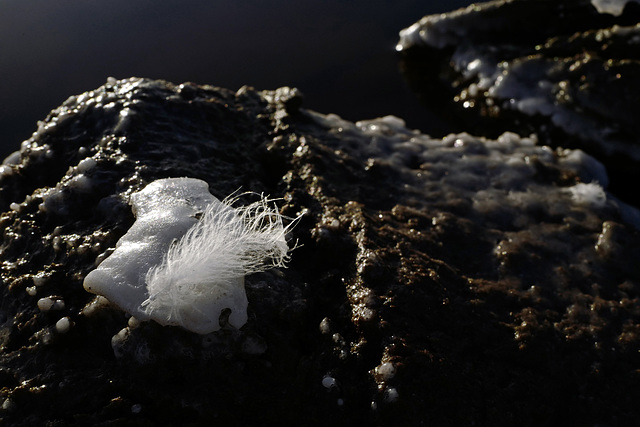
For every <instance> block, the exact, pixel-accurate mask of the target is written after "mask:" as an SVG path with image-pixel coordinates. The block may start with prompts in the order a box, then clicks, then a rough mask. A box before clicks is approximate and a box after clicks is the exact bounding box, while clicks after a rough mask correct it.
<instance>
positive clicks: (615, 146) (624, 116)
mask: <svg viewBox="0 0 640 427" xmlns="http://www.w3.org/2000/svg"><path fill="white" fill-rule="evenodd" d="M621 3H624V2H621ZM638 22H640V5H639V4H637V3H635V2H629V3H628V4H627V5H626V8H625V9H624V13H623V14H621V15H620V16H613V15H610V14H600V13H598V12H597V11H596V9H595V7H594V6H593V5H592V4H591V2H590V1H589V0H569V1H561V2H558V1H550V0H545V1H540V0H498V1H491V2H487V3H480V4H478V5H473V6H470V7H468V8H466V9H461V10H458V11H455V12H451V13H448V14H444V15H434V16H426V17H424V18H423V19H422V20H421V21H419V22H417V23H416V24H415V25H414V26H412V27H410V28H407V29H406V30H403V32H402V33H401V39H400V42H399V44H398V49H399V50H400V51H401V52H402V58H403V68H404V71H405V75H406V76H407V78H408V80H409V82H410V83H411V85H412V86H413V87H414V88H415V90H416V91H418V92H419V93H420V94H421V98H422V99H423V101H424V102H425V103H426V104H429V105H431V106H432V107H435V109H436V110H437V111H442V110H443V105H447V106H448V107H447V108H446V109H445V111H447V114H449V115H450V117H449V119H452V118H455V120H456V121H458V123H461V124H462V125H461V126H462V128H463V129H464V130H467V131H472V132H476V133H480V134H483V135H491V134H493V135H494V136H495V135H497V134H499V133H502V132H504V131H505V130H511V131H517V132H520V133H524V134H528V133H529V132H536V133H537V134H538V135H539V137H540V138H541V141H543V142H544V143H546V144H550V145H553V146H564V147H580V148H582V149H584V150H586V151H588V152H589V153H591V154H593V155H595V156H597V157H598V158H600V159H601V160H602V161H603V162H605V163H606V164H607V167H608V169H609V170H610V173H611V177H612V185H613V188H612V190H613V191H615V192H616V193H618V194H621V195H624V197H625V198H626V199H628V200H632V201H633V202H634V203H638V202H640V200H639V199H638V197H637V195H636V194H635V191H629V190H628V188H629V187H628V186H627V184H626V182H627V181H629V180H634V181H635V180H637V179H638V178H639V176H638V169H637V167H636V164H637V162H638V160H639V159H640V145H638V134H640V126H639V123H638V120H637V117H638V114H639V113H640V109H639V108H638V102H637V96H636V94H637V93H638V91H639V90H640V86H639V82H640V56H639V54H638V52H639V51H638V48H637V47H638V43H640V27H639V26H638V25H640V24H638ZM625 187H626V188H625Z"/></svg>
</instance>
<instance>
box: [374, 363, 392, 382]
mask: <svg viewBox="0 0 640 427" xmlns="http://www.w3.org/2000/svg"><path fill="white" fill-rule="evenodd" d="M376 374H377V375H379V376H380V377H381V378H382V380H383V381H388V380H389V379H391V378H393V376H394V375H395V374H396V368H395V366H393V363H391V362H384V363H382V364H380V365H378V366H376Z"/></svg>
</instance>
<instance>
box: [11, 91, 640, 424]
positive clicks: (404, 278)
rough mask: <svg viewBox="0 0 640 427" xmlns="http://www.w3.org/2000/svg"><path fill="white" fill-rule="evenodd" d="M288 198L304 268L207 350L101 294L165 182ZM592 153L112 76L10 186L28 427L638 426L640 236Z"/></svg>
mask: <svg viewBox="0 0 640 427" xmlns="http://www.w3.org/2000/svg"><path fill="white" fill-rule="evenodd" d="M183 176H186V177H192V178H198V179H201V180H204V181H206V182H207V183H208V184H209V187H210V191H211V192H212V193H213V194H214V195H215V196H217V197H218V198H220V199H222V198H224V197H225V196H227V195H229V194H231V193H233V192H234V191H237V190H238V189H242V190H249V191H254V192H258V193H264V194H270V195H271V196H272V197H278V198H281V200H280V202H278V203H279V206H280V209H281V213H282V214H283V215H285V216H288V217H290V218H295V217H300V219H299V222H298V224H297V225H296V226H295V228H293V230H292V231H291V233H290V236H289V239H290V240H291V241H297V244H298V247H297V249H295V250H294V251H293V252H292V254H291V255H292V258H291V261H290V263H289V266H288V268H286V269H284V268H279V269H275V270H270V271H267V272H263V273H258V274H254V275H251V276H248V277H246V292H247V297H248V301H249V307H248V316H249V319H248V322H247V324H246V325H245V326H244V327H242V328H241V329H235V328H233V327H231V326H229V325H226V326H224V327H223V328H222V329H221V330H220V331H217V332H214V333H211V334H207V335H199V334H195V333H191V332H188V331H185V330H183V329H180V328H178V327H170V326H169V327H167V326H160V325H158V324H156V323H154V322H153V321H149V322H143V323H140V322H138V321H136V319H133V318H129V316H128V315H127V314H126V313H124V312H121V311H120V310H118V309H117V308H115V307H114V306H112V305H111V304H110V303H109V302H108V301H107V300H105V299H104V298H103V297H95V296H94V295H92V294H89V293H88V292H86V291H85V290H84V289H83V286H82V282H83V279H84V277H85V276H86V275H87V274H88V273H89V272H90V271H92V270H93V269H95V268H96V265H97V264H99V263H100V262H101V261H102V260H103V259H104V258H105V256H107V255H109V253H110V252H111V251H112V250H113V247H114V246H115V245H116V242H117V241H118V239H119V238H120V237H121V236H122V235H123V234H124V233H125V232H126V231H127V230H128V229H129V227H130V226H131V225H132V223H133V221H134V216H133V214H132V212H131V208H130V206H129V200H130V196H131V194H132V193H134V192H136V191H138V190H140V189H142V188H143V187H144V186H145V185H146V184H148V183H150V182H152V181H154V180H156V179H159V178H166V177H183ZM606 181H607V175H606V172H605V170H604V168H603V166H602V165H601V164H600V163H598V162H597V161H596V160H594V159H593V158H592V157H590V156H588V155H586V154H585V153H584V152H582V151H580V150H566V149H551V148H549V147H547V146H543V145H540V144H539V143H538V142H537V141H536V138H535V137H527V138H522V137H519V136H517V135H515V134H511V133H505V134H502V135H500V136H499V137H497V138H495V139H486V138H477V137H472V136H470V135H468V134H458V135H449V136H447V137H445V138H441V139H435V138H431V137H429V136H427V135H424V134H421V133H419V132H416V131H412V130H409V129H407V128H406V127H405V126H404V124H403V122H402V121H401V120H400V119H398V118H395V117H385V118H380V119H375V120H370V121H362V122H358V123H351V122H348V121H345V120H342V119H340V118H339V117H337V116H334V115H322V114H319V113H315V112H312V111H308V110H305V109H303V108H302V99H301V96H300V94H299V93H298V91H297V90H295V89H291V88H281V89H278V90H275V91H255V90H253V89H251V88H242V89H240V90H239V91H237V92H233V91H229V90H225V89H221V88H216V87H212V86H199V85H195V84H191V83H184V84H181V85H173V84H171V83H167V82H163V81H152V80H145V79H128V80H120V81H116V80H114V79H110V80H109V81H108V82H107V84H105V85H104V86H102V87H100V88H98V89H96V90H94V91H90V92H87V93H84V94H82V95H79V96H73V97H71V98H69V99H68V100H67V101H66V102H65V103H64V104H62V105H61V106H60V107H59V108H57V109H55V110H54V111H52V112H51V114H50V115H49V116H48V117H47V118H46V119H45V120H44V121H43V122H40V123H39V124H38V129H37V131H36V132H35V133H34V134H33V136H32V137H31V138H30V139H29V140H27V141H25V142H24V143H23V144H22V147H21V149H20V151H18V152H16V153H14V154H12V155H11V156H9V157H8V158H7V159H6V160H5V162H4V164H3V166H2V167H1V170H0V207H1V210H2V212H3V213H2V215H1V216H0V224H1V226H2V230H3V235H2V244H1V246H0V254H1V257H2V258H1V259H2V264H1V265H0V275H1V279H2V284H1V286H0V301H1V305H0V315H1V317H0V322H1V323H0V396H1V400H0V402H1V405H2V409H0V417H1V418H2V420H3V421H4V422H5V423H6V424H7V425H13V426H33V425H56V426H58V425H133V424H135V425H140V426H144V425H212V424H213V423H225V424H227V425H300V424H305V425H328V424H337V425H355V424H356V423H357V424H378V425H436V426H438V425H441V426H447V425H491V426H500V425H523V426H528V425H529V426H540V425H585V424H588V425H594V424H604V425H609V426H615V425H629V424H630V423H633V422H635V421H636V420H637V414H638V412H637V402H638V400H639V398H640V387H639V386H640V384H639V381H640V376H639V373H638V372H639V371H638V366H639V365H638V354H639V350H640V326H639V325H640V305H639V301H638V298H639V296H640V267H639V264H638V263H637V260H638V257H639V255H640V246H639V244H638V243H639V240H638V231H637V229H638V226H639V225H640V216H639V214H638V211H637V210H635V209H634V208H631V207H629V206H627V205H625V204H624V203H622V202H621V201H619V200H618V199H616V198H615V197H613V196H612V195H611V194H610V193H608V192H607V190H606V188H604V187H603V186H604V185H606Z"/></svg>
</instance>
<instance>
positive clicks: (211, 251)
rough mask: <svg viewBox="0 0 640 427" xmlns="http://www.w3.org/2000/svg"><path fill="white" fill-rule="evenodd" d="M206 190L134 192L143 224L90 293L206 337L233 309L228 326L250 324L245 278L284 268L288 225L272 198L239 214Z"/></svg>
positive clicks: (182, 187) (189, 185) (93, 280)
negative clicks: (224, 314) (277, 267)
mask: <svg viewBox="0 0 640 427" xmlns="http://www.w3.org/2000/svg"><path fill="white" fill-rule="evenodd" d="M207 188H208V186H207V183H206V182H204V181H200V180H197V179H191V178H172V179H161V180H157V181H154V182H153V183H152V184H150V185H148V186H147V187H146V188H145V189H144V190H142V191H140V192H137V193H135V194H133V196H132V197H131V204H132V209H133V211H134V213H135V214H136V217H137V219H136V222H135V223H134V224H133V226H132V227H131V229H130V230H129V231H128V232H127V234H125V235H124V236H123V237H122V238H121V239H120V241H118V244H117V245H116V250H115V251H114V252H113V254H111V255H110V256H109V257H108V258H107V259H105V260H104V261H103V262H102V263H101V264H100V266H99V267H98V268H97V269H96V270H94V271H92V272H91V273H89V275H87V277H86V278H85V280H84V287H85V289H86V290H88V291H89V292H93V293H96V294H100V295H104V296H105V297H107V298H108V299H109V300H110V301H111V302H113V303H114V304H116V305H118V306H119V307H121V308H122V309H123V310H125V311H127V312H128V313H131V314H132V315H134V316H135V317H136V318H137V319H139V320H149V319H153V320H155V321H156V322H158V323H160V324H162V325H177V326H182V327H184V328H185V329H188V330H190V331H193V332H197V333H201V334H204V333H209V332H212V331H215V330H217V329H219V328H220V324H219V318H220V315H221V314H222V312H223V310H225V309H230V310H231V313H230V315H229V318H228V322H229V324H230V325H232V326H234V327H236V328H240V327H241V326H242V325H244V324H245V323H246V321H247V311H246V310H247V297H246V294H245V290H244V275H245V274H251V273H254V272H258V271H264V270H266V269H267V268H269V267H271V266H283V265H284V262H285V261H286V258H287V252H288V247H287V243H286V241H285V232H286V230H287V228H286V227H284V226H283V224H282V218H281V217H280V215H279V214H278V213H277V212H276V211H273V210H271V208H270V207H269V206H268V204H267V200H265V199H262V200H260V201H259V202H256V203H253V204H251V205H249V206H248V207H244V208H239V209H234V208H232V207H231V206H230V203H232V202H233V200H231V201H225V202H220V201H219V200H218V199H216V198H215V197H214V196H212V195H211V194H210V193H209V192H208V190H207ZM200 216H202V219H201V220H200V221H198V217H200Z"/></svg>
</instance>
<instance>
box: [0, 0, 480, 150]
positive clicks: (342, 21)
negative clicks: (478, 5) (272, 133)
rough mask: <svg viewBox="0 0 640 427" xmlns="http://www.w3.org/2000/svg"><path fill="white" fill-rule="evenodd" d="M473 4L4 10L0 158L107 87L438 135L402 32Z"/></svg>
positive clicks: (8, 3)
mask: <svg viewBox="0 0 640 427" xmlns="http://www.w3.org/2000/svg"><path fill="white" fill-rule="evenodd" d="M470 3H471V1H469V0H426V1H425V0H422V1H417V0H416V1H414V0H394V1H391V0H353V1H350V0H311V1H307V0H303V1H284V0H275V1H265V0H109V1H104V0H56V1H52V0H0V158H2V157H4V156H5V155H6V154H8V153H10V152H11V151H14V150H16V149H18V148H19V145H20V142H21V141H22V140H24V139H26V138H28V137H29V136H30V135H31V133H32V132H34V131H35V129H36V121H37V120H42V119H44V117H45V116H46V115H47V113H48V112H49V111H50V110H51V109H53V108H55V107H56V106H58V105H60V104H61V103H62V102H63V101H64V100H65V99H66V98H67V97H69V96H70V95H74V94H78V93H82V92H84V91H87V90H91V89H94V88H96V87H98V86H100V85H102V84H103V83H104V82H105V81H106V79H107V77H109V76H113V77H116V78H126V77H131V76H139V77H151V78H159V79H166V80H169V81H172V82H174V83H181V82H184V81H193V82H195V83H200V84H205V83H207V84H213V85H216V86H222V87H226V88H229V89H238V88H240V87H241V86H243V85H250V86H253V87H255V88H257V89H275V88H277V87H280V86H295V87H298V88H299V89H300V90H301V91H302V93H303V94H304V95H305V106H306V107H307V108H310V109H314V110H317V111H319V112H322V113H337V114H339V115H341V116H342V117H343V118H345V119H349V120H360V119H369V118H374V117H377V116H381V115H386V114H394V115H397V116H399V117H402V118H404V119H405V120H406V121H407V124H408V126H409V127H412V128H419V129H422V130H423V131H426V132H429V133H432V134H437V133H438V132H442V131H444V130H443V129H442V127H441V126H439V124H438V122H437V120H435V119H433V117H431V116H429V114H428V113H427V112H426V111H425V110H423V109H422V108H421V107H420V105H419V104H418V102H417V100H416V99H415V97H414V96H413V95H412V94H411V93H410V92H409V90H408V89H407V88H406V86H405V84H404V81H403V79H402V76H401V75H400V73H399V71H398V61H397V56H396V52H395V49H394V47H395V44H396V42H397V40H398V31H400V30H401V29H402V28H404V27H407V26H409V25H411V24H412V23H414V22H415V21H417V20H419V19H420V18H421V17H422V16H424V15H426V14H431V13H440V12H445V11H449V10H453V9H456V8H458V7H462V6H466V5H468V4H470Z"/></svg>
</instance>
